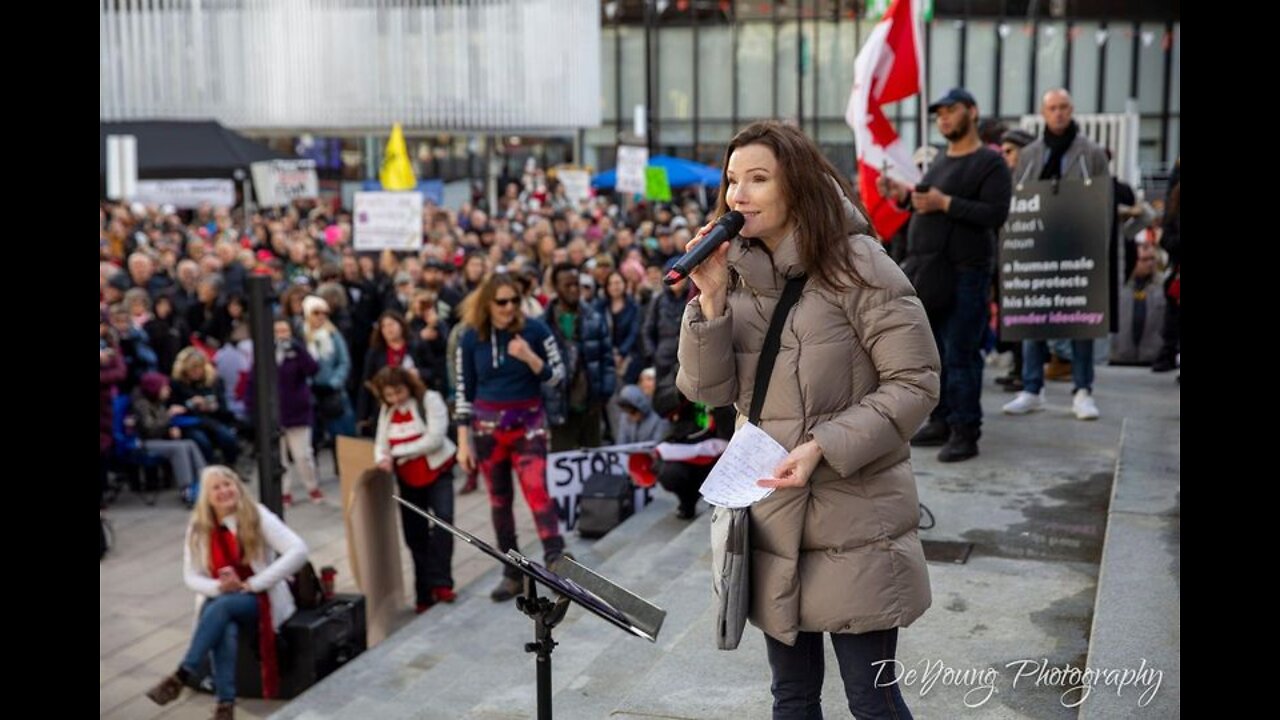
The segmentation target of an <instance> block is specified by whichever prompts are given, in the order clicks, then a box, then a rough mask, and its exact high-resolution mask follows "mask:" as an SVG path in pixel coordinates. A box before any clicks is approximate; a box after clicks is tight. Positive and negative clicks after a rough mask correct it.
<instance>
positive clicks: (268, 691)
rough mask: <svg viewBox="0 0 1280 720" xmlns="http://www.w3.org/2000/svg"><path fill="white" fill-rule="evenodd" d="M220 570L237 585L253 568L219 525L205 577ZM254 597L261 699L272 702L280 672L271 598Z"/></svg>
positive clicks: (213, 535)
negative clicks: (228, 570) (232, 572)
mask: <svg viewBox="0 0 1280 720" xmlns="http://www.w3.org/2000/svg"><path fill="white" fill-rule="evenodd" d="M224 567H230V568H233V569H234V570H235V571H236V575H237V576H239V578H240V580H241V582H243V581H245V580H248V579H249V578H250V577H252V576H253V568H251V567H249V565H248V564H247V563H244V562H242V560H241V557H240V542H239V540H238V539H237V538H236V536H235V533H233V532H231V530H230V529H229V528H227V527H226V526H223V525H218V526H217V527H215V528H213V531H212V533H211V534H210V538H209V574H210V575H212V576H213V577H215V578H216V577H218V571H219V570H220V569H222V568H224ZM256 594H257V596H258V652H259V654H260V655H261V657H262V697H263V698H265V699H268V700H270V699H272V698H275V697H277V696H278V695H279V694H280V668H279V666H278V665H277V663H276V628H275V625H274V624H273V623H272V622H271V598H270V596H269V595H268V594H267V593H266V592H260V593H256Z"/></svg>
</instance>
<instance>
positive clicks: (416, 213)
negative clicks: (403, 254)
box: [352, 192, 422, 250]
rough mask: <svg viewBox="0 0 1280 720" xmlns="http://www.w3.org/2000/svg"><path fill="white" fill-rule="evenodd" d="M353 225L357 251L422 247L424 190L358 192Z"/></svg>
mask: <svg viewBox="0 0 1280 720" xmlns="http://www.w3.org/2000/svg"><path fill="white" fill-rule="evenodd" d="M352 228H353V230H354V232H355V243H354V244H355V248H356V250H420V249H422V193H420V192H358V193H356V198H355V208H354V217H353V218H352Z"/></svg>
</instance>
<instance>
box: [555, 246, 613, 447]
mask: <svg viewBox="0 0 1280 720" xmlns="http://www.w3.org/2000/svg"><path fill="white" fill-rule="evenodd" d="M552 282H554V283H555V287H556V295H557V298H556V301H555V302H554V303H552V305H551V307H550V308H549V309H548V311H547V317H546V318H545V319H546V320H547V324H548V325H550V326H551V332H552V333H553V334H555V336H556V342H558V343H559V344H560V350H561V352H562V353H563V354H564V358H565V381H564V384H563V385H562V387H561V391H560V399H561V400H562V401H563V402H565V403H567V405H568V408H567V412H566V413H565V418H566V419H565V422H564V424H562V425H553V426H552V428H551V452H563V451H565V450H573V449H575V448H580V447H600V443H601V440H600V436H601V427H600V422H601V418H602V416H603V412H602V411H603V408H604V404H605V403H606V402H608V400H609V398H610V397H612V396H613V389H614V386H615V384H616V383H617V376H616V375H615V374H614V369H613V341H612V340H611V339H610V333H609V324H608V323H607V322H605V319H604V316H603V315H601V314H600V312H599V311H597V310H596V309H595V308H593V307H592V306H591V305H590V304H588V303H584V302H581V296H582V291H581V290H580V289H579V287H578V268H577V266H575V265H572V264H570V263H560V264H558V265H556V266H555V268H554V270H553V271H552ZM554 414H555V413H551V412H548V417H551V416H553V415H554Z"/></svg>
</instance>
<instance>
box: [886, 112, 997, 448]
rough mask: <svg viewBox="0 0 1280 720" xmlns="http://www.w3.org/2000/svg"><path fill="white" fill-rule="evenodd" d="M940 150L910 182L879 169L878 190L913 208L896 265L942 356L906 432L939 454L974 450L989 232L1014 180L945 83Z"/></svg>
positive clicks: (990, 262)
mask: <svg viewBox="0 0 1280 720" xmlns="http://www.w3.org/2000/svg"><path fill="white" fill-rule="evenodd" d="M929 112H931V113H933V114H935V115H936V117H937V126H938V132H939V133H941V134H942V136H943V137H944V138H946V139H947V151H946V152H945V153H943V154H940V155H939V156H938V157H937V159H936V160H934V162H933V164H931V165H930V166H929V169H928V170H927V171H925V174H924V178H923V179H922V180H921V182H920V184H919V185H917V186H915V187H914V188H912V187H911V186H910V185H907V184H906V183H903V182H900V181H898V180H895V179H893V178H889V177H887V176H886V175H883V174H882V175H881V176H880V179H879V181H878V182H877V189H878V190H879V191H880V194H881V195H882V196H884V197H889V198H893V199H894V200H895V201H896V202H897V203H898V205H899V206H900V207H902V208H903V209H909V210H911V211H912V215H911V223H910V225H908V227H907V258H906V259H905V260H904V261H903V263H902V269H903V272H904V273H906V275H907V277H908V278H910V280H911V283H912V284H913V285H915V288H916V294H917V295H918V296H919V297H920V301H921V302H922V303H923V304H924V307H925V310H926V311H927V312H928V313H929V323H930V325H932V326H933V333H934V339H935V340H936V341H937V343H938V352H939V354H940V355H941V356H942V392H941V396H940V398H939V400H938V405H937V407H936V408H935V409H934V411H933V413H932V414H931V415H930V417H929V422H928V423H926V424H925V426H924V427H923V428H921V429H920V431H919V432H918V433H916V435H915V437H913V438H912V439H911V444H912V445H916V446H925V447H931V446H938V445H942V446H943V447H942V450H941V451H940V452H939V453H938V460H939V461H941V462H956V461H959V460H966V459H968V458H971V457H973V456H975V455H977V454H978V437H979V436H980V435H981V434H982V432H981V428H982V403H981V399H982V369H983V362H982V355H981V354H980V353H979V348H980V346H981V344H982V333H983V330H984V328H985V327H986V324H987V300H988V292H989V291H990V288H991V276H992V273H993V272H994V269H995V249H996V232H997V230H999V228H1000V226H1001V225H1003V224H1004V221H1005V218H1006V216H1008V214H1009V198H1010V196H1011V195H1012V194H1013V184H1012V180H1011V179H1010V174H1009V168H1008V166H1006V165H1005V163H1004V160H1003V159H1002V158H1001V157H1000V153H997V152H996V151H995V150H992V149H991V148H989V147H987V146H986V145H984V144H983V143H982V140H981V139H979V137H978V103H977V101H976V100H975V99H974V97H973V95H972V94H971V93H970V92H969V91H968V90H965V89H964V88H952V89H950V90H948V91H947V92H946V94H945V95H943V96H942V97H940V98H938V99H937V100H934V101H933V102H931V103H929Z"/></svg>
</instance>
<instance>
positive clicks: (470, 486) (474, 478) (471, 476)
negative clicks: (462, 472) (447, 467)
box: [458, 473, 479, 495]
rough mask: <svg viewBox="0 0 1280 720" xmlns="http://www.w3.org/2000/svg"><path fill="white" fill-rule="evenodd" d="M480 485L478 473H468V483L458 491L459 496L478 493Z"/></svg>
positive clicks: (463, 484)
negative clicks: (477, 488)
mask: <svg viewBox="0 0 1280 720" xmlns="http://www.w3.org/2000/svg"><path fill="white" fill-rule="evenodd" d="M478 485H479V475H478V473H467V481H466V482H464V483H462V489H460V490H458V494H459V495H469V494H471V493H473V492H475V491H476V487H477V486H478Z"/></svg>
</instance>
